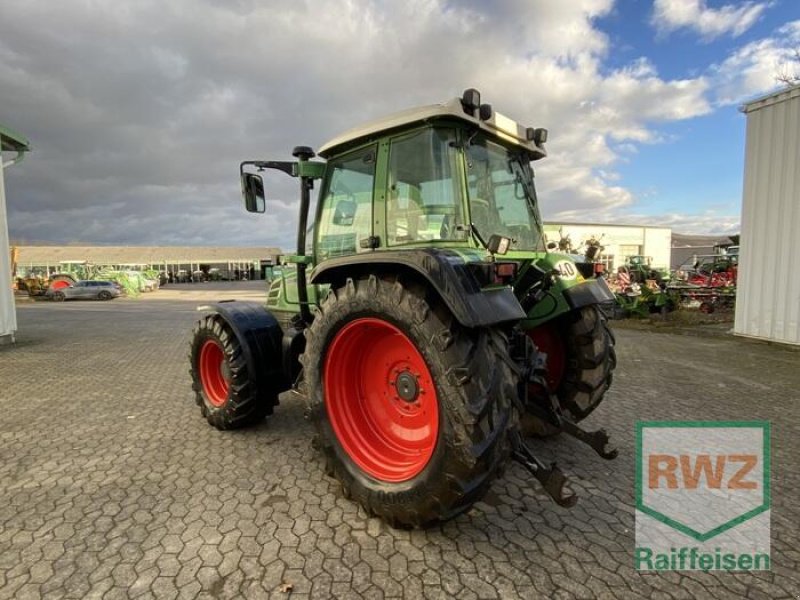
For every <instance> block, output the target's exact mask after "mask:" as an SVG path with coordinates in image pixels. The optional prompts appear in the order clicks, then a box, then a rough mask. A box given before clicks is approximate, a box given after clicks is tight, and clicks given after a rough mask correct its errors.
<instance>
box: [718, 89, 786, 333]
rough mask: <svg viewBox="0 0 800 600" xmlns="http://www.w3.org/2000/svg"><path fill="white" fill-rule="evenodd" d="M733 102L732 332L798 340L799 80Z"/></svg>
mask: <svg viewBox="0 0 800 600" xmlns="http://www.w3.org/2000/svg"><path fill="white" fill-rule="evenodd" d="M741 110H742V112H743V113H744V114H745V116H746V117H747V141H746V145H745V165H744V194H743V198H742V235H741V247H740V254H739V282H738V288H737V298H736V318H735V323H734V333H735V334H737V335H743V336H748V337H754V338H759V339H765V340H770V341H775V342H783V343H787V344H796V345H800V278H798V277H797V276H796V275H795V271H796V269H795V264H796V262H797V261H796V258H795V244H794V243H795V242H796V241H797V235H798V232H800V170H799V169H798V165H800V85H796V86H793V87H790V88H788V89H784V90H781V91H779V92H775V93H773V94H769V95H767V96H764V97H762V98H758V99H756V100H753V101H752V102H748V103H747V104H745V105H744V106H743V107H742V109H741Z"/></svg>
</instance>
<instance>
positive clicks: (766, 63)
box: [708, 20, 800, 105]
mask: <svg viewBox="0 0 800 600" xmlns="http://www.w3.org/2000/svg"><path fill="white" fill-rule="evenodd" d="M798 46H800V20H798V21H792V22H790V23H787V24H786V25H784V26H783V27H781V28H780V29H778V30H777V31H776V32H775V34H774V35H773V36H772V37H767V38H763V39H760V40H755V41H753V42H750V43H748V44H745V45H744V46H742V47H741V48H738V49H737V50H736V51H734V52H733V53H732V54H731V55H730V56H729V57H728V58H726V59H725V60H724V61H723V62H722V63H720V64H718V65H712V66H711V68H710V69H709V74H708V77H709V78H710V80H711V82H712V87H713V95H714V100H715V103H716V104H719V105H725V104H736V103H740V102H743V101H744V100H747V99H750V98H753V97H755V96H758V95H759V94H763V93H766V92H769V91H771V90H773V89H775V88H777V87H780V85H781V84H780V83H779V82H778V80H777V77H778V76H779V75H780V74H781V72H782V70H784V69H786V68H787V66H786V65H790V64H793V63H794V62H795V61H794V58H795V54H794V53H795V48H797V47H798ZM797 68H800V66H798V67H797Z"/></svg>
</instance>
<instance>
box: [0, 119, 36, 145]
mask: <svg viewBox="0 0 800 600" xmlns="http://www.w3.org/2000/svg"><path fill="white" fill-rule="evenodd" d="M30 149H31V144H30V142H29V141H28V140H27V138H25V137H24V136H22V135H20V134H18V133H16V132H14V131H11V130H10V129H9V128H8V127H3V126H2V125H0V150H2V151H3V152H28V151H29V150H30Z"/></svg>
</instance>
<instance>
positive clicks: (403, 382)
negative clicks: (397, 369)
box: [394, 371, 420, 403]
mask: <svg viewBox="0 0 800 600" xmlns="http://www.w3.org/2000/svg"><path fill="white" fill-rule="evenodd" d="M394 385H395V388H396V389H397V395H398V396H399V397H400V399H401V400H405V401H406V402H408V403H414V402H416V401H417V398H418V397H419V392H420V390H419V382H418V381H417V378H416V376H415V375H414V374H413V373H411V372H410V371H403V372H402V373H400V374H399V375H398V376H397V379H396V380H395V382H394Z"/></svg>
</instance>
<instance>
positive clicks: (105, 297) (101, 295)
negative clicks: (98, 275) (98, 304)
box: [97, 291, 111, 300]
mask: <svg viewBox="0 0 800 600" xmlns="http://www.w3.org/2000/svg"><path fill="white" fill-rule="evenodd" d="M97 297H98V298H99V299H100V300H111V292H106V291H102V292H100V293H99V294H97Z"/></svg>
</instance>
